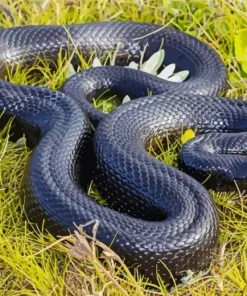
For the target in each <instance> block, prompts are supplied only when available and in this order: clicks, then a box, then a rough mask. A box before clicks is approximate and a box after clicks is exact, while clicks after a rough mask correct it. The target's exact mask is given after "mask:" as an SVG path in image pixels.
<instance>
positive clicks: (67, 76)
mask: <svg viewBox="0 0 247 296" xmlns="http://www.w3.org/2000/svg"><path fill="white" fill-rule="evenodd" d="M75 73H76V72H75V69H74V67H73V65H72V64H69V71H68V73H67V75H66V78H69V77H71V76H73V75H74V74H75Z"/></svg>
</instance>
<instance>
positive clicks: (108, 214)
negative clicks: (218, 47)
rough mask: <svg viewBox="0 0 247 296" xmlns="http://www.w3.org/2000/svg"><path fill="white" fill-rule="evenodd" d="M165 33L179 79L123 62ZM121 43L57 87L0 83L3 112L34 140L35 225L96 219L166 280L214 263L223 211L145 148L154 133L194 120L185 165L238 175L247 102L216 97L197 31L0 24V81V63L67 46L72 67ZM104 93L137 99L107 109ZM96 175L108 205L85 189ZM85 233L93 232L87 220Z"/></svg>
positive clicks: (217, 75) (26, 60) (131, 260)
mask: <svg viewBox="0 0 247 296" xmlns="http://www.w3.org/2000/svg"><path fill="white" fill-rule="evenodd" d="M162 41H163V42H164V44H163V46H164V48H165V61H164V63H165V64H170V63H175V64H176V66H177V69H178V70H179V69H186V70H189V71H190V76H189V78H188V79H187V80H186V81H185V82H183V83H176V82H169V81H165V80H163V79H161V78H158V77H155V76H153V75H151V74H147V73H144V72H142V71H138V70H133V69H127V68H124V67H122V66H123V65H125V64H126V62H127V60H128V61H131V60H138V58H140V51H142V50H144V48H146V50H145V56H144V60H146V59H147V58H148V57H150V56H151V55H152V54H153V53H154V52H156V51H157V50H158V49H159V48H160V46H161V44H162ZM117 43H118V44H120V49H119V53H120V55H119V57H118V58H117V59H116V66H105V67H96V68H91V69H89V70H86V71H83V72H79V73H78V74H77V75H74V76H72V77H71V78H70V79H68V80H67V81H66V82H65V83H64V85H63V86H62V88H61V90H60V91H58V92H57V91H53V90H50V89H47V88H42V87H38V86H24V85H16V84H12V83H9V82H6V81H4V80H1V81H0V109H1V110H3V109H4V110H5V112H6V114H11V115H16V116H17V118H18V119H19V122H20V125H22V126H23V128H25V130H26V131H27V137H28V138H30V139H31V140H30V141H31V142H32V141H33V142H32V143H35V139H36V140H38V143H36V144H35V146H36V147H35V149H34V151H33V154H32V157H31V159H30V162H29V164H28V165H27V168H26V172H25V175H24V181H23V186H24V189H25V208H26V212H27V215H28V217H29V219H30V221H31V222H35V223H40V224H41V223H42V221H43V219H45V220H46V223H45V226H46V228H47V229H48V230H50V231H51V232H53V233H55V234H64V233H67V232H68V230H73V229H74V224H73V223H75V224H76V225H80V224H85V223H87V222H89V221H91V220H94V219H98V220H99V228H98V232H97V238H98V239H99V240H100V241H102V242H104V243H105V244H108V245H110V244H111V243H112V242H113V243H112V245H111V246H112V248H113V249H114V250H115V251H116V252H117V253H118V254H120V255H121V256H122V257H123V258H124V259H125V261H126V263H127V265H128V266H132V267H133V266H134V267H135V266H138V267H139V272H141V273H143V274H144V275H146V276H147V277H149V278H151V279H154V278H155V277H156V271H158V272H159V273H160V275H161V276H162V278H163V279H164V280H165V281H168V278H169V277H170V276H169V272H167V268H168V269H169V270H170V271H171V272H172V274H173V276H174V277H177V276H179V275H180V273H181V272H183V271H186V270H188V269H190V270H192V271H198V270H200V269H202V268H205V267H207V266H208V265H209V263H210V262H211V261H212V256H213V253H214V251H215V247H216V244H217V241H218V230H219V227H218V214H217V211H216V207H215V204H214V202H213V200H212V198H211V196H210V194H209V193H208V191H207V190H206V188H205V187H204V186H202V185H201V184H200V183H199V182H198V181H196V180H195V179H194V178H192V177H190V176H189V175H187V174H185V173H184V172H181V171H180V170H178V169H176V168H172V167H170V166H168V165H166V164H164V163H162V162H160V161H158V160H156V159H155V158H154V157H152V156H150V155H149V154H148V153H147V152H146V148H147V146H148V144H149V143H150V141H151V139H152V138H153V137H154V135H159V136H161V137H164V135H166V132H167V131H169V132H170V133H171V134H173V133H174V134H177V133H178V132H179V131H180V130H181V126H182V125H183V128H184V129H186V128H197V132H198V134H199V133H201V135H198V137H196V138H195V139H194V140H191V141H189V142H187V143H186V144H185V145H184V147H183V148H182V153H181V163H183V164H184V165H186V167H187V168H189V170H188V171H190V170H191V172H193V171H194V173H195V175H197V173H198V176H199V175H200V176H201V175H203V174H204V172H206V173H211V174H212V175H214V174H215V175H219V176H220V177H222V178H225V179H227V178H237V179H238V178H239V179H244V178H245V171H244V167H245V163H244V159H243V157H244V155H243V154H244V153H245V151H246V148H245V144H244V141H243V139H245V138H246V134H245V133H244V132H245V130H246V128H247V104H246V103H245V102H243V101H240V100H232V99H227V98H221V97H216V95H218V94H220V93H221V92H222V91H224V90H225V88H226V85H227V72H226V68H225V66H224V65H223V63H222V61H221V60H220V58H219V56H218V55H217V54H216V53H215V52H214V51H213V50H212V49H210V47H209V46H207V45H206V44H204V43H202V42H200V41H199V40H197V39H196V38H194V37H192V36H189V35H187V34H184V33H182V32H179V31H177V30H175V29H172V28H165V27H162V26H158V25H153V24H144V23H135V22H99V23H90V24H82V25H81V24H80V25H71V26H23V27H14V28H9V29H1V30H0V60H1V62H2V64H1V68H0V72H1V74H2V77H3V74H4V73H5V70H6V67H5V65H6V64H7V65H10V66H13V67H15V66H16V65H18V64H20V63H21V65H22V66H30V65H32V64H33V63H34V61H35V59H36V57H37V55H39V57H41V59H43V58H46V59H48V60H52V61H56V60H57V57H58V52H60V50H61V49H62V53H69V54H73V55H72V56H73V58H72V60H71V62H72V64H74V65H77V64H78V63H79V61H80V59H79V57H78V54H77V53H81V54H82V55H83V56H84V57H85V58H87V57H89V56H90V54H91V53H92V50H96V53H97V54H98V55H101V54H103V53H104V52H105V51H106V50H112V49H114V48H115V47H116V44H117ZM146 45H147V47H146ZM75 46H76V48H77V51H78V52H77V51H75V50H74V49H75ZM105 89H112V90H113V91H114V92H115V93H117V94H118V95H119V96H124V95H126V94H128V95H129V96H130V97H131V98H132V99H136V100H133V101H131V102H129V103H126V104H124V105H122V106H121V107H118V108H117V109H116V110H115V111H113V112H112V113H110V114H108V115H106V114H103V113H102V112H100V111H98V110H96V109H95V108H94V107H93V106H92V104H91V101H92V98H93V97H95V96H96V95H97V94H98V93H100V92H102V90H105ZM147 90H150V91H152V96H147ZM140 97H142V98H140ZM138 98H140V99H138ZM89 119H90V120H89ZM90 121H91V123H93V125H94V126H95V127H96V132H95V134H93V128H92V126H91V124H90ZM224 132H227V133H224ZM230 132H231V133H230ZM241 132H242V133H241ZM93 135H94V137H93ZM93 152H94V153H93ZM228 152H229V153H230V154H231V155H226V153H228ZM92 172H94V173H93V176H92ZM92 177H93V178H94V181H95V183H96V185H97V188H98V190H99V192H100V194H101V195H102V196H103V197H104V198H105V199H106V200H107V202H108V204H109V206H108V207H106V206H101V205H99V204H97V203H96V202H95V201H93V200H92V199H90V198H89V197H88V196H87V193H86V192H87V191H86V185H87V184H88V182H89V180H91V178H92ZM85 230H86V231H87V233H88V234H91V231H92V226H87V227H86V228H85ZM160 261H162V262H163V263H164V264H165V266H166V267H165V266H164V265H163V264H162V263H161V262H160ZM156 267H157V269H156Z"/></svg>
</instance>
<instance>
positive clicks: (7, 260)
mask: <svg viewBox="0 0 247 296" xmlns="http://www.w3.org/2000/svg"><path fill="white" fill-rule="evenodd" d="M241 3H242V4H241ZM0 4H1V5H3V7H6V8H8V9H9V11H11V13H12V15H11V18H10V17H8V16H6V12H4V13H2V15H0V27H11V26H14V25H24V24H25V25H28V24H68V23H70V24H72V23H73V24H75V23H83V22H91V21H97V20H100V21H103V20H134V21H145V22H156V23H159V24H170V25H172V26H175V27H176V28H178V29H179V30H182V31H184V32H187V33H189V34H192V35H194V36H197V37H198V38H199V39H201V40H203V41H204V42H206V43H208V44H209V45H211V46H212V47H214V48H215V49H216V51H218V53H219V54H220V56H221V58H222V60H223V61H224V63H225V64H226V65H227V68H228V73H229V84H230V88H229V90H228V91H227V94H226V95H227V96H229V97H232V98H235V97H236V96H238V95H240V96H243V97H244V98H245V95H246V94H245V89H246V74H245V73H244V72H243V71H242V68H241V65H240V64H239V63H238V61H237V58H236V56H235V47H234V46H235V41H234V40H235V35H236V33H237V31H238V30H239V29H243V28H246V25H247V24H246V22H247V20H246V19H247V18H246V13H247V5H246V4H245V2H244V1H241V2H240V1H238V2H237V1H236V3H235V1H228V0H218V1H196V0H190V1H183V0H179V1H169V0H150V1H141V0H140V1H139V0H136V1H133V0H117V1H115V0H92V1H91V0H84V1H82V0H69V1H65V0H61V1H58V0H57V1H55V0H53V1H52V0H49V1H44V0H42V1H41V0H39V1H38V0H32V1H28V0H26V1H22V0H14V1H11V3H9V5H7V3H6V2H5V1H0ZM91 62H92V61H89V64H87V63H86V62H85V61H83V60H82V68H83V69H85V68H87V67H89V66H90V65H91V64H90V63H91ZM34 67H38V68H39V69H40V70H41V71H42V73H43V77H42V78H39V80H37V79H36V80H35V79H33V78H31V75H30V70H31V69H26V70H24V71H19V70H17V71H16V73H9V80H10V81H12V82H15V83H23V84H34V85H35V84H39V85H44V86H47V87H50V88H53V89H57V88H58V87H59V86H60V85H61V84H62V83H63V81H64V80H65V79H66V76H67V75H68V73H69V63H68V60H67V62H66V60H64V61H61V59H60V60H59V67H58V70H57V71H55V72H51V71H50V70H49V69H48V67H47V65H45V64H44V65H43V66H40V65H39V66H38V65H36V66H34ZM10 124H11V122H10V123H9V124H8V125H7V126H5V128H4V129H3V130H1V133H0V167H1V169H0V295H59V296H60V295H83V296H84V295H85V296H86V295H88V296H89V295H94V296H96V295H98V296H100V295H168V291H167V290H166V288H165V287H164V285H163V284H162V283H160V285H159V286H156V287H153V286H152V285H151V284H150V283H147V282H145V281H144V280H143V279H142V278H141V277H140V276H138V274H136V275H135V276H134V277H133V276H132V275H131V274H130V273H129V271H128V269H127V268H126V266H124V265H123V264H122V261H121V259H120V258H119V257H118V256H117V255H116V254H114V253H113V252H112V251H111V250H109V249H108V248H107V247H106V246H102V247H103V249H104V253H103V255H102V256H103V257H104V258H105V261H104V264H103V263H102V262H101V261H99V259H98V257H97V256H96V255H97V249H96V245H97V244H100V243H99V242H95V243H92V244H88V243H87V242H86V240H85V238H84V236H83V235H82V234H80V230H78V233H76V234H75V235H70V236H68V237H66V239H67V240H70V241H71V242H73V245H72V247H71V246H70V247H69V246H68V245H67V244H65V238H61V239H59V240H57V239H55V238H53V237H52V236H48V235H44V234H43V232H42V231H40V232H39V231H38V230H34V231H31V229H30V227H28V225H27V223H26V222H25V221H24V220H23V219H22V216H23V209H22V205H21V204H20V201H19V184H20V180H21V177H22V175H23V169H24V166H25V163H26V161H27V158H28V156H29V154H30V151H29V150H28V149H27V148H26V147H25V146H16V145H15V143H11V142H10V141H9V137H8V135H9V127H10ZM170 148H171V150H170V152H169V151H168V152H167V151H164V149H163V148H162V146H161V149H160V153H158V154H156V157H157V158H159V159H160V160H164V161H167V162H169V161H170V163H171V164H175V163H174V157H175V152H174V151H175V150H174V147H173V146H171V147H170ZM150 152H151V151H150ZM153 153H154V152H153ZM91 195H94V196H96V197H97V192H96V191H95V188H92V190H91ZM212 195H213V198H214V200H215V203H216V205H217V208H218V211H219V214H220V230H221V235H220V245H221V248H220V253H218V254H217V255H216V256H215V261H214V262H213V264H212V266H211V273H210V274H208V275H207V276H206V277H204V278H200V277H195V278H194V280H193V282H192V283H191V284H190V285H185V286H183V287H176V286H175V288H174V289H173V291H172V292H170V294H169V295H193V296H199V295H236V296H238V295H239V296H240V295H247V260H246V256H247V203H246V197H245V196H244V195H243V194H242V193H241V192H238V190H236V192H232V193H230V194H229V193H228V194H226V193H217V192H212ZM119 263H120V265H121V266H120V267H119ZM120 275H121V276H120Z"/></svg>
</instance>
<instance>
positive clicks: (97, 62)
mask: <svg viewBox="0 0 247 296" xmlns="http://www.w3.org/2000/svg"><path fill="white" fill-rule="evenodd" d="M101 66H102V65H101V62H100V60H99V59H98V58H97V57H96V58H94V60H93V65H92V67H101Z"/></svg>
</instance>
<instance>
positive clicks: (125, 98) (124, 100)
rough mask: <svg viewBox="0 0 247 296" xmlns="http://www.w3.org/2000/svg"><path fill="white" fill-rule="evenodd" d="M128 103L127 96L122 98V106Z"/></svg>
mask: <svg viewBox="0 0 247 296" xmlns="http://www.w3.org/2000/svg"><path fill="white" fill-rule="evenodd" d="M129 101H130V97H129V96H125V97H124V98H123V102H122V104H125V103H127V102H129Z"/></svg>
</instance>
